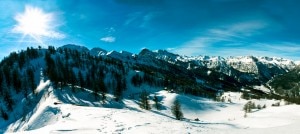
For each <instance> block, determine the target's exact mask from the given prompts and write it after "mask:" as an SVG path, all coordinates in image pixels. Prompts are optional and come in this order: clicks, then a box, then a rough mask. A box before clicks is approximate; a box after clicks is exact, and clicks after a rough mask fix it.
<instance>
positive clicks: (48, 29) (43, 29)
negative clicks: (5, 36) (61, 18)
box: [13, 6, 63, 45]
mask: <svg viewBox="0 0 300 134" xmlns="http://www.w3.org/2000/svg"><path fill="white" fill-rule="evenodd" d="M15 20H16V21H17V25H16V26H15V27H14V29H13V31H14V32H16V33H21V34H23V38H24V37H25V36H30V37H32V38H33V39H34V40H35V41H37V42H38V43H41V44H42V45H43V44H44V43H43V42H42V37H50V38H62V36H63V35H62V34H60V33H57V32H55V31H54V27H53V23H54V16H53V14H52V13H45V12H44V11H43V10H42V9H40V8H37V7H32V6H26V7H25V11H24V12H23V13H19V14H17V15H16V16H15Z"/></svg>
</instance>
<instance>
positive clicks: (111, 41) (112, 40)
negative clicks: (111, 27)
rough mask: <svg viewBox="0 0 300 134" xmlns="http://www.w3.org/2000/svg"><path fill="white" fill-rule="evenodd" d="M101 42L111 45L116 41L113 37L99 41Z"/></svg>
mask: <svg viewBox="0 0 300 134" xmlns="http://www.w3.org/2000/svg"><path fill="white" fill-rule="evenodd" d="M100 40H101V41H103V42H108V43H113V42H115V41H116V37H113V36H107V37H103V38H101V39H100Z"/></svg>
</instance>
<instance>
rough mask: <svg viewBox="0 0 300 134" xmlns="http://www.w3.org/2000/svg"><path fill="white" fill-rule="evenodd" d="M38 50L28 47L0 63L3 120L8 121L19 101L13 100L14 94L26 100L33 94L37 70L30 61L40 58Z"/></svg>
mask: <svg viewBox="0 0 300 134" xmlns="http://www.w3.org/2000/svg"><path fill="white" fill-rule="evenodd" d="M39 49H40V48H39ZM39 49H35V48H32V47H30V48H29V47H28V48H27V50H25V51H24V50H22V51H20V52H19V53H17V52H12V53H11V54H10V55H9V56H8V57H5V58H4V59H3V60H2V61H1V63H0V102H1V103H0V104H2V105H0V116H1V117H2V118H3V119H4V120H8V119H9V114H8V113H10V112H12V111H13V110H14V106H15V105H16V103H17V102H18V101H19V100H17V98H15V96H16V94H17V95H18V96H21V98H26V99H27V98H28V95H29V94H35V88H36V85H37V78H36V77H35V74H36V72H38V71H37V70H39V69H38V68H36V67H35V66H33V65H32V63H30V60H32V59H36V58H38V57H40V56H42V53H39V51H38V50H39ZM25 66H26V67H25Z"/></svg>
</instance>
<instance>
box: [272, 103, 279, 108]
mask: <svg viewBox="0 0 300 134" xmlns="http://www.w3.org/2000/svg"><path fill="white" fill-rule="evenodd" d="M272 106H273V107H279V106H280V102H276V103H274V104H272Z"/></svg>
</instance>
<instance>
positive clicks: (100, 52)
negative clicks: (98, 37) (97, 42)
mask: <svg viewBox="0 0 300 134" xmlns="http://www.w3.org/2000/svg"><path fill="white" fill-rule="evenodd" d="M90 53H91V54H92V55H94V56H101V55H106V54H107V51H106V50H104V49H102V48H99V47H95V48H93V49H91V51H90Z"/></svg>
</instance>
